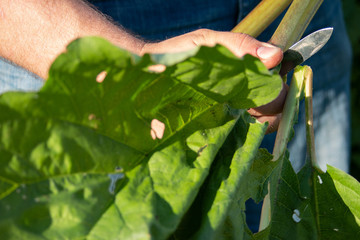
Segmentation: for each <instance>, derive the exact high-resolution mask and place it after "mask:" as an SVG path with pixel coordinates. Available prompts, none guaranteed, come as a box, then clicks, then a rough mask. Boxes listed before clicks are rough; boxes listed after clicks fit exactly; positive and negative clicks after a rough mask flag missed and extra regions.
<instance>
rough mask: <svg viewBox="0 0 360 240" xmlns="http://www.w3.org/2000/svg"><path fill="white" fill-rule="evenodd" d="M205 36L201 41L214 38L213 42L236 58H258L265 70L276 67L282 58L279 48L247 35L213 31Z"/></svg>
mask: <svg viewBox="0 0 360 240" xmlns="http://www.w3.org/2000/svg"><path fill="white" fill-rule="evenodd" d="M207 34H208V36H207V37H205V38H203V39H209V38H210V37H213V38H215V40H213V41H215V42H216V43H219V44H222V45H224V46H225V47H227V48H228V49H229V50H230V51H232V52H233V53H234V54H235V55H236V56H238V57H242V56H244V55H245V54H250V55H253V56H254V57H257V58H259V59H260V60H261V61H262V62H263V63H264V64H265V66H266V67H267V68H273V67H275V66H277V65H278V64H279V63H280V62H281V60H282V57H283V52H282V50H281V49H280V48H278V47H276V46H274V45H271V44H269V43H264V42H260V41H258V40H256V39H255V38H253V37H251V36H249V35H247V34H243V33H232V32H215V31H211V32H208V33H207ZM209 35H210V37H209ZM211 35H212V36H211Z"/></svg>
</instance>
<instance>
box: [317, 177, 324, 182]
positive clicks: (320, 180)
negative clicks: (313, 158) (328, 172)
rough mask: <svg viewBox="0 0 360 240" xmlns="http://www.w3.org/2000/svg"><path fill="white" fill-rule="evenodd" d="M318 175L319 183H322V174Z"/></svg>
mask: <svg viewBox="0 0 360 240" xmlns="http://www.w3.org/2000/svg"><path fill="white" fill-rule="evenodd" d="M317 177H318V179H319V183H320V184H323V181H322V179H321V177H320V175H318V176H317Z"/></svg>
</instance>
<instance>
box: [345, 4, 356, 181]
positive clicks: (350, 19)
mask: <svg viewBox="0 0 360 240" xmlns="http://www.w3.org/2000/svg"><path fill="white" fill-rule="evenodd" d="M342 3H343V9H344V17H345V21H346V24H347V30H348V34H349V36H350V40H351V43H352V48H353V65H352V77H351V114H352V117H351V121H352V131H351V133H352V137H351V139H352V144H351V167H350V174H351V175H353V176H354V177H355V178H357V180H358V181H360V0H343V1H342Z"/></svg>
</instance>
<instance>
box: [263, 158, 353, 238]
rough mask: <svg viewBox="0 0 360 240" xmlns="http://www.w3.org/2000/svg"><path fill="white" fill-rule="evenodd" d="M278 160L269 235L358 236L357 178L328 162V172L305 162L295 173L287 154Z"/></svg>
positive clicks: (287, 236) (306, 236) (275, 236)
mask: <svg viewBox="0 0 360 240" xmlns="http://www.w3.org/2000/svg"><path fill="white" fill-rule="evenodd" d="M280 161H283V166H282V169H281V178H280V180H279V183H278V191H277V194H276V196H275V198H274V204H273V205H272V219H271V224H270V226H269V228H270V231H269V235H268V238H269V239H287V238H290V237H291V238H292V239H358V238H359V237H360V221H359V219H360V218H359V202H360V194H359V190H360V184H359V182H357V181H356V180H355V179H354V178H352V177H351V176H350V175H348V174H346V173H344V172H342V171H341V170H338V169H336V168H334V167H331V166H328V172H327V173H320V172H318V171H317V170H315V169H313V168H312V167H311V166H310V165H309V164H307V165H306V166H305V167H304V168H303V169H302V170H301V171H300V172H299V173H298V174H296V173H295V172H294V170H293V168H292V167H291V164H290V162H289V160H288V156H284V158H283V159H282V160H280ZM279 223H281V224H279Z"/></svg>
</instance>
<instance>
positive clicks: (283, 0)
mask: <svg viewBox="0 0 360 240" xmlns="http://www.w3.org/2000/svg"><path fill="white" fill-rule="evenodd" d="M291 2H292V0H263V1H261V2H260V3H259V4H258V5H257V6H256V7H255V8H254V10H252V11H251V12H250V13H249V14H248V15H247V16H246V17H245V18H244V19H243V20H242V21H241V22H240V23H239V24H238V25H237V26H236V27H235V28H234V29H233V30H232V32H241V33H246V34H248V35H250V36H253V37H257V36H259V35H260V33H262V32H263V31H264V30H265V29H266V28H267V27H268V26H269V25H270V24H271V23H272V22H273V21H274V20H275V19H276V18H277V17H278V16H279V15H280V14H281V13H282V12H283V11H284V10H285V9H286V8H287V7H288V6H289V4H290V3H291Z"/></svg>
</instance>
